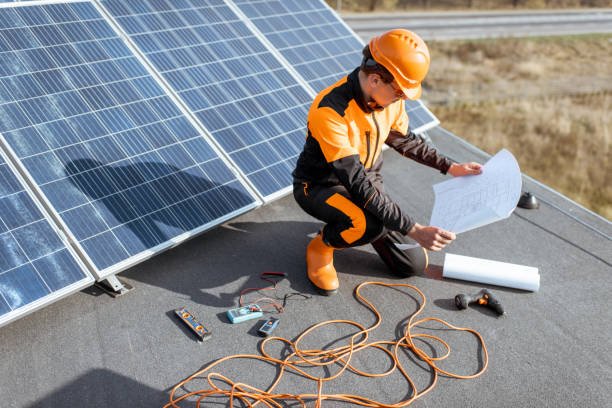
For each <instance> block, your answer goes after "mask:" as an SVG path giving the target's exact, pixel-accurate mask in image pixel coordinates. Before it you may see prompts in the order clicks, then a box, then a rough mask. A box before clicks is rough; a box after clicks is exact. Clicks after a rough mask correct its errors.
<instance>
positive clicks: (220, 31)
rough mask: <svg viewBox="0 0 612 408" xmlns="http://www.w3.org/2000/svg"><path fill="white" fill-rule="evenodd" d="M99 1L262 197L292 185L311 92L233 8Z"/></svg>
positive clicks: (185, 0) (180, 1)
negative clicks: (283, 64) (292, 176)
mask: <svg viewBox="0 0 612 408" xmlns="http://www.w3.org/2000/svg"><path fill="white" fill-rule="evenodd" d="M101 3H102V5H103V6H104V7H106V9H107V10H108V11H109V13H110V14H111V15H112V16H113V17H114V18H115V20H116V21H117V22H118V24H119V25H120V26H121V27H122V28H123V30H124V31H125V32H127V33H128V35H129V36H130V38H131V39H132V40H133V41H134V42H135V44H136V45H137V46H138V47H139V48H140V50H141V51H142V52H143V53H144V54H145V55H146V57H147V58H148V59H149V61H150V62H151V63H152V65H153V66H154V67H155V69H156V70H158V71H159V72H160V73H161V75H162V76H163V78H164V79H165V80H166V81H167V82H168V83H169V84H170V86H171V87H172V88H173V90H174V91H175V92H176V93H177V94H178V95H179V96H180V98H181V99H182V101H183V102H184V103H185V104H186V105H187V106H188V108H189V109H190V110H191V111H192V112H193V113H194V114H195V116H196V117H197V118H198V119H199V120H200V121H201V123H203V124H204V126H205V127H206V128H207V129H208V130H209V132H210V133H211V135H212V136H213V138H214V139H215V140H216V141H217V142H218V144H219V146H220V147H221V148H222V149H223V150H224V151H226V152H227V153H228V154H229V156H230V158H231V159H232V160H233V161H234V162H235V163H236V164H237V166H238V167H239V168H240V170H241V171H242V172H243V173H244V174H245V175H246V177H247V178H248V180H249V181H250V182H251V183H252V184H253V185H254V186H255V188H256V189H257V190H258V191H259V192H260V193H261V196H262V197H263V198H264V199H265V200H269V199H271V198H273V197H275V196H278V195H280V194H284V193H285V192H287V191H289V188H290V186H291V183H292V178H291V171H292V170H293V169H294V167H295V162H296V160H297V156H298V155H299V153H300V151H301V149H302V147H303V144H304V135H305V120H304V118H305V117H306V115H307V111H308V107H309V104H310V103H311V100H312V96H311V95H310V94H309V92H308V90H307V89H306V88H305V87H304V86H302V85H301V84H300V83H299V82H298V81H297V80H296V79H295V78H294V77H293V76H292V75H291V74H290V73H289V71H288V70H287V69H286V68H284V67H283V66H282V64H281V62H280V61H279V60H278V59H277V58H276V57H275V56H274V55H273V53H272V52H270V50H269V49H268V48H266V46H265V45H264V44H263V43H262V42H261V41H260V40H259V39H258V38H257V37H256V36H255V35H254V33H253V32H252V31H251V30H250V29H249V28H247V26H246V24H245V23H244V22H243V21H241V19H240V18H239V17H238V16H237V15H236V14H235V13H234V12H233V11H232V10H231V9H230V7H228V6H227V5H226V4H225V2H224V1H223V0H207V1H189V0H177V1H171V2H170V1H141V0H103V1H102V2H101Z"/></svg>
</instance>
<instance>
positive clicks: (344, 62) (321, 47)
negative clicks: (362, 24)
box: [231, 0, 439, 133]
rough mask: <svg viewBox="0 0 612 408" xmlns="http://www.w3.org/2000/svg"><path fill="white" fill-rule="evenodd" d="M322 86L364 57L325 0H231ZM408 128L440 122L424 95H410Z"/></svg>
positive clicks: (420, 128)
mask: <svg viewBox="0 0 612 408" xmlns="http://www.w3.org/2000/svg"><path fill="white" fill-rule="evenodd" d="M231 1H232V2H233V3H235V4H236V6H238V8H239V9H240V10H241V11H242V12H243V13H244V14H245V15H246V16H247V17H248V18H249V19H250V20H251V21H252V22H253V24H255V26H256V27H257V29H259V31H261V32H262V33H263V35H264V36H265V37H266V38H267V39H268V41H270V43H272V45H274V47H276V48H277V49H278V51H279V52H280V53H281V54H282V55H283V57H284V58H285V59H286V60H287V61H288V62H289V63H290V64H291V66H292V67H293V68H295V70H296V71H297V72H298V73H299V74H300V75H302V77H303V78H304V80H305V81H306V82H307V83H308V84H309V85H310V86H311V87H312V88H313V89H314V90H315V91H316V92H319V91H321V90H323V89H325V88H326V87H328V86H330V85H332V84H333V83H335V82H336V81H337V80H338V79H340V78H341V77H343V76H344V75H347V74H348V73H349V72H350V71H352V70H353V69H355V68H356V67H358V66H359V64H360V63H361V50H362V49H363V46H364V44H363V42H362V41H361V40H360V39H359V37H357V35H356V34H355V33H353V32H352V30H350V28H348V27H347V26H346V25H345V24H344V23H343V22H342V20H340V19H339V18H338V17H337V15H336V14H335V13H334V12H333V11H332V10H331V9H330V8H329V6H328V5H327V4H325V2H324V1H323V0H313V1H302V0H231ZM406 111H407V112H408V116H409V118H410V129H411V130H412V131H413V132H416V133H419V132H423V131H425V130H427V129H429V128H432V127H434V126H437V125H438V124H439V121H438V119H437V118H436V117H435V116H434V115H433V114H432V113H431V112H430V111H429V110H428V109H427V108H426V107H425V105H423V104H422V103H421V102H420V101H406Z"/></svg>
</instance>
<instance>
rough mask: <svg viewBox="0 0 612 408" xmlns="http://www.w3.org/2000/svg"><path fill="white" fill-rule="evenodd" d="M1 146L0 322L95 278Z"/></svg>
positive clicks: (10, 319)
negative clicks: (44, 210) (38, 203)
mask: <svg viewBox="0 0 612 408" xmlns="http://www.w3.org/2000/svg"><path fill="white" fill-rule="evenodd" d="M76 259H77V258H76V257H75V256H74V254H73V253H72V251H71V250H70V249H69V248H68V247H66V245H65V244H64V241H62V239H61V238H60V236H59V235H58V233H57V232H56V230H55V229H54V227H53V226H52V224H51V223H50V222H49V220H48V219H47V218H46V217H45V216H44V215H43V213H42V211H41V209H40V207H39V206H38V205H37V204H36V203H35V202H34V200H33V199H32V196H31V193H30V191H29V190H28V189H26V187H25V186H24V184H23V181H22V179H21V178H20V177H19V176H17V175H16V173H15V169H14V168H13V167H12V166H11V165H9V164H8V162H7V159H6V157H5V155H4V153H3V152H2V151H0V326H2V325H4V324H6V323H8V322H10V321H12V320H14V319H16V318H17V317H20V316H23V315H24V314H26V313H29V312H31V311H33V310H35V309H37V308H39V307H41V306H44V305H46V304H48V303H51V302H53V301H55V300H57V299H59V298H61V297H63V296H65V295H68V294H70V293H73V292H76V291H78V290H80V289H82V288H84V287H85V286H87V285H89V284H91V283H92V282H93V277H92V276H91V275H90V274H89V273H87V272H86V271H85V270H84V267H83V265H82V264H80V263H79V262H78V261H77V260H76Z"/></svg>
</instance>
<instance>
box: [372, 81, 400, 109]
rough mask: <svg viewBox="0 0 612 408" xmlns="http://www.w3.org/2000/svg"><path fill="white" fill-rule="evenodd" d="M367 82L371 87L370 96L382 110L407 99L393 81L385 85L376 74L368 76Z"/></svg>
mask: <svg viewBox="0 0 612 408" xmlns="http://www.w3.org/2000/svg"><path fill="white" fill-rule="evenodd" d="M368 81H369V83H370V87H371V95H370V96H371V97H372V99H374V100H375V101H376V103H377V104H378V105H380V106H382V107H383V108H386V107H387V106H389V105H391V104H392V103H394V102H397V101H399V100H400V99H408V98H407V97H406V95H404V92H402V90H401V88H400V87H399V85H397V83H396V82H395V81H392V82H388V83H386V82H384V81H383V80H382V79H381V77H380V76H379V75H377V74H372V75H370V76H369V77H368Z"/></svg>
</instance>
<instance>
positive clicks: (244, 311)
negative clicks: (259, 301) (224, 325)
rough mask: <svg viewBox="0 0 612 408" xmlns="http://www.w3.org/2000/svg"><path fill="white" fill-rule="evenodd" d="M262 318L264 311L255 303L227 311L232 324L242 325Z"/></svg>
mask: <svg viewBox="0 0 612 408" xmlns="http://www.w3.org/2000/svg"><path fill="white" fill-rule="evenodd" d="M261 316H263V310H261V307H259V305H256V304H255V303H253V304H250V305H246V306H242V307H238V308H236V309H230V310H228V311H227V318H228V319H229V321H230V322H232V323H242V322H246V321H247V320H251V319H257V318H259V317H261Z"/></svg>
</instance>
